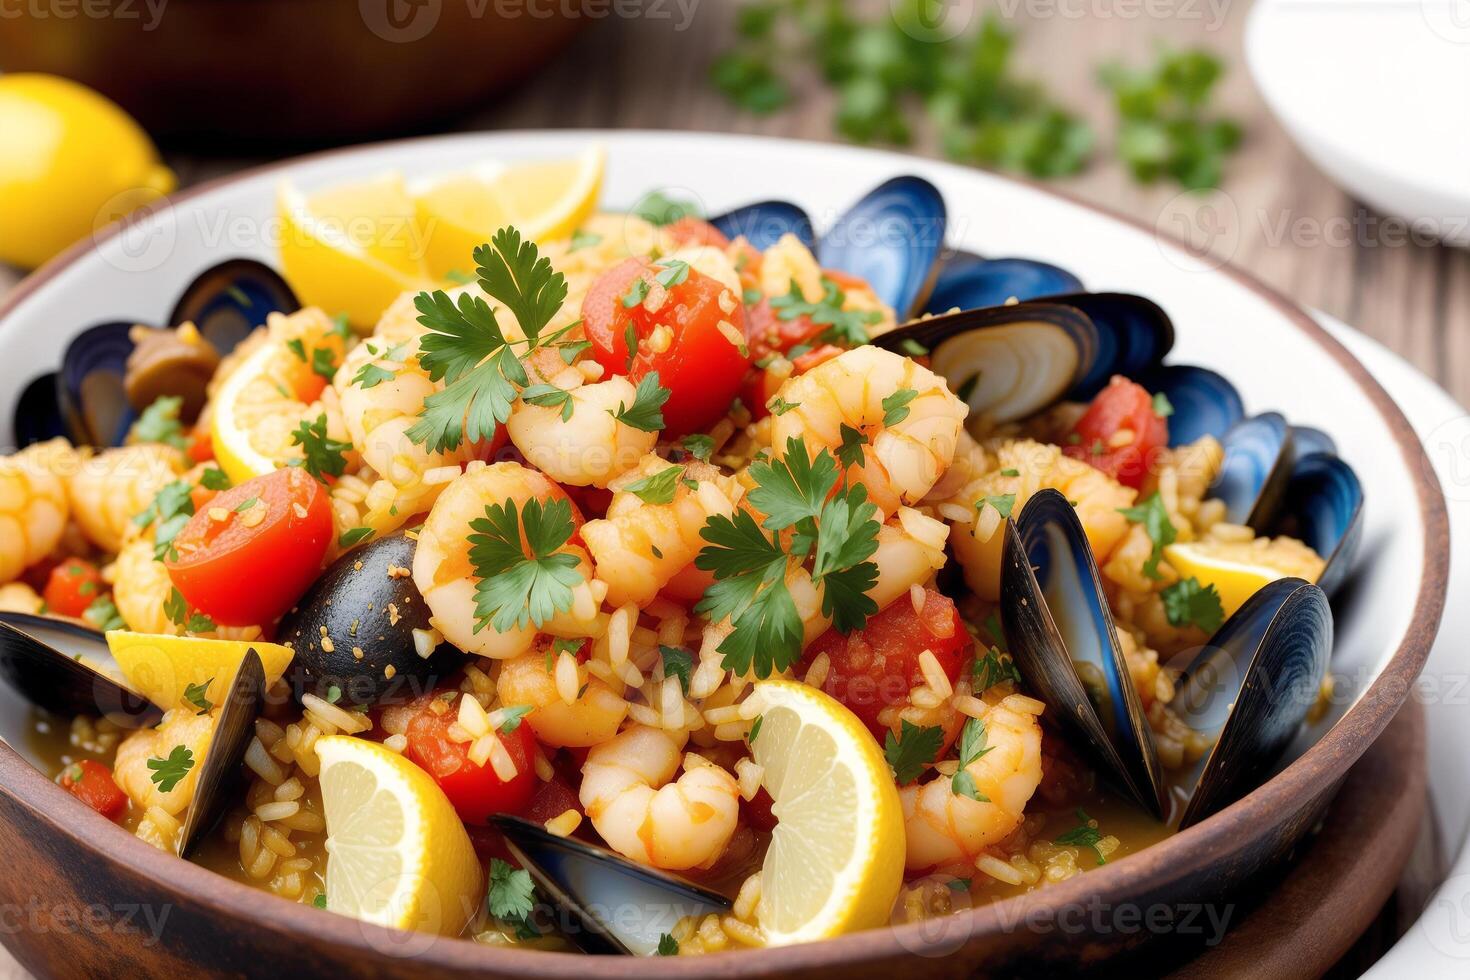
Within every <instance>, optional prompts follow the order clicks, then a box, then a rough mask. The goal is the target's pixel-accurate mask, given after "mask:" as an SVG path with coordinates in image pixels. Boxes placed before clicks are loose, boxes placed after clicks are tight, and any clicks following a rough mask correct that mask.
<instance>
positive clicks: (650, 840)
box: [579, 725, 740, 871]
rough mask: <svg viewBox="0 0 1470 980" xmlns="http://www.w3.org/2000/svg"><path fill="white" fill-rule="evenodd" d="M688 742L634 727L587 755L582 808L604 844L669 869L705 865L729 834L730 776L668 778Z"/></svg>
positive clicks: (711, 772)
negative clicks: (606, 843) (605, 842)
mask: <svg viewBox="0 0 1470 980" xmlns="http://www.w3.org/2000/svg"><path fill="white" fill-rule="evenodd" d="M686 737H687V736H686V735H685V734H684V733H682V732H678V733H675V732H668V731H664V730H663V729H660V728H646V727H644V726H642V725H635V726H633V727H632V728H629V729H628V730H627V731H625V732H623V733H622V734H620V735H618V736H616V737H615V738H612V739H610V740H608V741H606V742H603V743H602V744H600V745H595V746H593V747H592V749H591V751H589V752H588V753H587V761H586V762H585V763H583V765H582V789H581V792H580V794H579V795H580V799H581V801H582V806H583V808H584V809H585V810H586V811H587V816H588V818H590V819H591V821H592V826H594V827H596V828H597V832H598V833H599V834H601V835H602V838H603V840H605V841H607V842H608V844H610V845H612V847H613V848H614V849H615V850H616V851H618V852H619V853H620V854H622V855H623V856H624V857H627V858H629V859H630V860H633V861H637V862H639V863H640V864H649V865H652V866H654V867H656V868H667V869H669V870H671V871H685V870H688V869H689V868H707V867H709V866H710V865H712V864H714V862H715V861H717V860H719V857H720V855H721V854H722V853H724V850H725V845H726V844H727V843H729V841H730V835H731V834H733V833H734V832H735V825H736V822H737V819H738V817H739V815H740V791H739V789H738V787H737V785H736V783H735V777H734V776H732V775H730V774H729V773H728V772H726V771H725V770H724V769H721V768H720V767H718V766H715V765H707V766H696V767H695V768H693V769H685V770H684V773H683V775H681V776H680V777H679V778H678V779H676V780H675V779H674V774H675V773H676V772H678V771H679V765H680V762H681V753H682V750H683V748H684V741H685V739H686ZM670 780H674V781H673V782H670Z"/></svg>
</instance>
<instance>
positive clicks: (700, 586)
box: [659, 562, 715, 608]
mask: <svg viewBox="0 0 1470 980" xmlns="http://www.w3.org/2000/svg"><path fill="white" fill-rule="evenodd" d="M714 584H715V573H714V572H707V571H705V570H704V569H702V568H695V567H694V563H693V562H690V563H689V564H688V565H685V566H684V567H683V568H682V569H680V570H679V571H677V572H675V573H674V577H673V578H671V579H669V584H668V585H665V586H664V587H663V589H662V590H660V591H659V595H661V596H663V597H664V598H666V599H672V600H673V601H674V602H677V603H679V604H680V605H682V606H688V607H690V608H692V607H693V606H694V604H695V603H696V602H698V601H699V600H700V599H701V598H703V597H704V593H705V590H707V589H708V588H709V587H710V586H711V585H714Z"/></svg>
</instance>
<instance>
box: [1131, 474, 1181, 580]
mask: <svg viewBox="0 0 1470 980" xmlns="http://www.w3.org/2000/svg"><path fill="white" fill-rule="evenodd" d="M1118 513H1120V514H1122V515H1123V516H1124V517H1126V518H1128V520H1130V521H1132V522H1133V523H1135V524H1142V525H1143V529H1144V531H1145V532H1147V534H1148V536H1149V540H1151V541H1152V542H1153V543H1154V547H1153V552H1152V553H1151V554H1150V555H1149V556H1148V560H1147V561H1145V562H1144V563H1143V574H1145V575H1147V576H1148V577H1149V578H1151V579H1159V578H1163V576H1162V575H1161V574H1160V573H1159V559H1161V558H1162V557H1163V556H1164V548H1166V547H1167V546H1169V545H1171V544H1173V543H1174V539H1175V538H1176V537H1178V535H1179V532H1178V531H1177V530H1175V528H1174V524H1173V523H1172V522H1171V521H1170V520H1169V511H1168V510H1167V509H1166V508H1165V507H1164V498H1163V497H1161V496H1159V492H1158V491H1157V490H1155V491H1154V492H1153V493H1152V494H1150V495H1149V497H1148V499H1147V500H1145V501H1144V502H1143V503H1141V504H1135V505H1134V506H1132V507H1119V508H1118Z"/></svg>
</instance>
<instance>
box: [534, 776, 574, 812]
mask: <svg viewBox="0 0 1470 980" xmlns="http://www.w3.org/2000/svg"><path fill="white" fill-rule="evenodd" d="M537 783H538V785H537V787H536V793H535V795H534V796H532V797H531V803H530V805H529V806H527V807H526V812H525V817H526V819H527V820H533V821H535V822H536V823H545V822H546V821H548V820H551V819H553V818H555V817H559V816H561V815H562V814H563V813H566V812H567V811H568V810H576V811H577V812H578V813H581V812H582V801H581V800H580V799H578V798H577V791H576V790H574V789H572V785H571V783H569V782H567V781H566V780H565V779H563V778H562V777H561V776H560V775H556V776H553V777H551V778H550V779H548V780H547V781H546V782H544V783H543V782H541V781H540V780H537Z"/></svg>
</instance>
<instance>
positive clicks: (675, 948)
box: [658, 932, 679, 956]
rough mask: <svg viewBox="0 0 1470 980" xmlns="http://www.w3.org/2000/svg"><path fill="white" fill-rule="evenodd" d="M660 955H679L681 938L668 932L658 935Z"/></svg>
mask: <svg viewBox="0 0 1470 980" xmlns="http://www.w3.org/2000/svg"><path fill="white" fill-rule="evenodd" d="M658 955H659V956H678V955H679V940H677V939H675V938H674V937H673V936H671V935H669V934H668V933H666V932H665V933H661V934H660V935H659V937H658Z"/></svg>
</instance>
